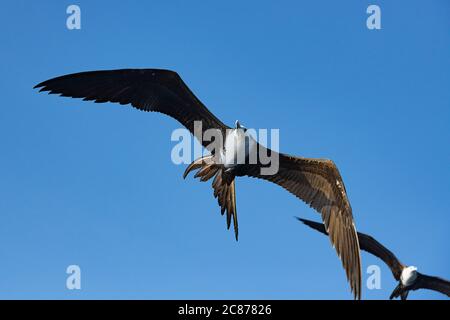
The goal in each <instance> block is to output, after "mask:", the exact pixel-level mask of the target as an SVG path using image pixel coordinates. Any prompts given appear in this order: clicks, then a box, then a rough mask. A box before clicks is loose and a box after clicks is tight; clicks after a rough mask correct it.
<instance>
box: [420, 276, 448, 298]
mask: <svg viewBox="0 0 450 320" xmlns="http://www.w3.org/2000/svg"><path fill="white" fill-rule="evenodd" d="M417 289H429V290H434V291H438V292H440V293H443V294H445V295H447V296H448V297H450V281H448V280H445V279H442V278H439V277H433V276H427V275H426V274H422V273H418V274H417V280H416V282H415V284H414V285H413V288H412V290H417Z"/></svg>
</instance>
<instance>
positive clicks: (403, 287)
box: [297, 218, 450, 300]
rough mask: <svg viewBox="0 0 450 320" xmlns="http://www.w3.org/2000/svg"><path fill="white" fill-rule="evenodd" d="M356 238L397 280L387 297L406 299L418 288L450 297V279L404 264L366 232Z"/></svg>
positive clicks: (317, 227)
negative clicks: (421, 271)
mask: <svg viewBox="0 0 450 320" xmlns="http://www.w3.org/2000/svg"><path fill="white" fill-rule="evenodd" d="M297 219H298V220H300V221H301V222H303V223H304V224H306V225H307V226H309V227H311V228H312V229H315V230H317V231H319V232H321V233H323V234H325V235H327V234H328V233H327V231H326V229H325V226H324V225H323V224H322V223H319V222H314V221H310V220H306V219H302V218H297ZM358 239H359V246H360V248H361V250H364V251H367V252H369V253H371V254H373V255H374V256H376V257H378V258H380V259H381V260H383V261H384V263H386V264H387V266H388V267H389V268H390V269H391V271H392V275H393V276H394V278H395V280H397V281H398V285H397V287H395V289H394V291H393V292H392V294H391V295H390V297H389V299H394V298H398V297H400V298H401V299H402V300H406V299H407V298H408V293H409V292H410V291H414V290H419V289H429V290H434V291H437V292H440V293H443V294H445V295H447V296H449V297H450V281H447V280H445V279H442V278H439V277H434V276H428V275H426V274H423V273H420V272H418V271H417V267H415V266H406V265H405V264H403V263H402V262H400V260H399V259H398V258H397V257H396V256H395V255H394V254H393V253H392V252H391V251H390V250H389V249H387V248H386V247H385V246H383V245H382V244H381V243H379V242H378V241H377V240H375V239H374V238H373V237H371V236H369V235H367V234H364V233H361V232H358Z"/></svg>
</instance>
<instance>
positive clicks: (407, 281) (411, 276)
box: [400, 266, 417, 287]
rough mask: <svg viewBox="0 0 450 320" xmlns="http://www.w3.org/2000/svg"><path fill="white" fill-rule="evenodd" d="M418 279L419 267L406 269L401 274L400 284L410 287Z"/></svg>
mask: <svg viewBox="0 0 450 320" xmlns="http://www.w3.org/2000/svg"><path fill="white" fill-rule="evenodd" d="M416 279H417V267H414V266H409V267H404V268H403V270H402V273H401V274H400V282H401V284H402V285H403V286H405V287H408V286H410V285H412V284H413V283H414V282H415V281H416Z"/></svg>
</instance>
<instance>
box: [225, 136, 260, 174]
mask: <svg viewBox="0 0 450 320" xmlns="http://www.w3.org/2000/svg"><path fill="white" fill-rule="evenodd" d="M254 146H255V140H254V139H252V138H251V137H249V136H248V135H247V134H246V133H245V132H244V130H241V129H233V130H231V131H229V133H228V134H227V136H226V139H225V146H224V147H225V148H224V149H225V150H224V151H223V152H221V160H222V163H223V164H224V166H225V167H226V168H230V167H233V166H235V165H237V164H244V163H245V161H246V158H247V156H248V155H249V153H250V152H252V150H253V148H254Z"/></svg>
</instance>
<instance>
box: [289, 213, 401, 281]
mask: <svg viewBox="0 0 450 320" xmlns="http://www.w3.org/2000/svg"><path fill="white" fill-rule="evenodd" d="M297 219H298V220H300V221H301V222H303V223H304V224H306V225H307V226H309V227H311V228H313V229H315V230H317V231H319V232H321V233H323V234H328V233H327V232H326V230H325V226H324V225H323V224H322V223H318V222H314V221H310V220H306V219H302V218H297ZM358 240H359V247H360V248H361V250H364V251H367V252H369V253H371V254H373V255H374V256H376V257H378V258H380V259H381V260H383V261H384V263H386V264H387V265H388V267H389V268H390V269H391V271H392V274H393V276H394V278H395V279H396V280H397V281H400V275H401V273H402V270H403V268H404V267H405V265H404V264H403V263H401V262H400V260H398V259H397V257H396V256H395V255H394V254H393V253H392V252H391V251H390V250H388V249H387V248H386V247H385V246H383V245H382V244H381V243H379V242H378V241H377V240H375V239H374V238H373V237H371V236H369V235H367V234H364V233H361V232H358Z"/></svg>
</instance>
